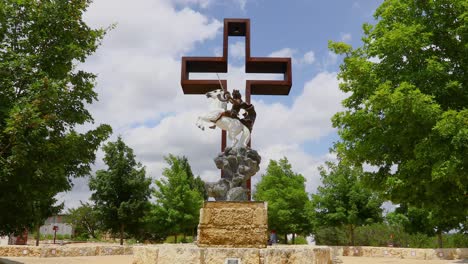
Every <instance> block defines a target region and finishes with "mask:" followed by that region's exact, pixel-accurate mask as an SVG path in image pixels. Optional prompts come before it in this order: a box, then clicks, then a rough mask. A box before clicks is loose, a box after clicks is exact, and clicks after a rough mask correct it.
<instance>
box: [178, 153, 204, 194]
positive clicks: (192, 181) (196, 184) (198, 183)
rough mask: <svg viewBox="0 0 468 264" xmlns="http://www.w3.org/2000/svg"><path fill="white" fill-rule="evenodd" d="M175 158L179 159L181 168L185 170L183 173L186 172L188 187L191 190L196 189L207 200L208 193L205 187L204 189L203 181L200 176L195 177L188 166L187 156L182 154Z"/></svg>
mask: <svg viewBox="0 0 468 264" xmlns="http://www.w3.org/2000/svg"><path fill="white" fill-rule="evenodd" d="M177 158H178V159H179V161H180V163H181V166H182V168H183V169H184V170H185V173H186V174H187V180H188V183H189V186H190V188H192V189H193V190H197V191H198V192H199V193H200V194H201V196H202V197H203V199H204V200H208V193H207V192H206V189H205V183H204V182H203V180H202V179H201V178H200V176H197V177H195V176H194V175H193V172H192V167H190V164H189V162H188V159H187V157H185V156H183V157H177Z"/></svg>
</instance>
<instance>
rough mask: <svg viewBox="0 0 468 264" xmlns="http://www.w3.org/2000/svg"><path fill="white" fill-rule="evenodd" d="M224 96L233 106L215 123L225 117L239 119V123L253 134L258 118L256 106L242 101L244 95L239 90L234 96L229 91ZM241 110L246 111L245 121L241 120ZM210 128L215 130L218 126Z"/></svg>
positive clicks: (235, 91)
mask: <svg viewBox="0 0 468 264" xmlns="http://www.w3.org/2000/svg"><path fill="white" fill-rule="evenodd" d="M224 95H225V97H226V98H227V100H228V102H230V103H231V104H232V107H231V110H226V111H224V112H223V113H221V115H219V117H218V118H217V119H216V120H215V121H214V122H213V123H216V122H217V121H218V120H219V119H220V118H221V117H223V116H225V117H230V118H236V119H239V121H241V123H242V124H244V125H245V126H246V127H247V128H248V129H249V130H250V131H251V132H252V128H253V124H254V122H255V118H256V116H257V114H256V112H255V108H254V106H253V105H252V104H249V103H246V102H244V101H242V95H241V94H240V92H239V90H233V91H232V96H231V94H230V93H229V92H228V91H226V92H225V93H224ZM241 109H244V111H245V113H244V114H243V116H244V118H243V119H240V118H239V112H240V110H241ZM210 128H212V129H214V128H216V125H214V126H211V127H210Z"/></svg>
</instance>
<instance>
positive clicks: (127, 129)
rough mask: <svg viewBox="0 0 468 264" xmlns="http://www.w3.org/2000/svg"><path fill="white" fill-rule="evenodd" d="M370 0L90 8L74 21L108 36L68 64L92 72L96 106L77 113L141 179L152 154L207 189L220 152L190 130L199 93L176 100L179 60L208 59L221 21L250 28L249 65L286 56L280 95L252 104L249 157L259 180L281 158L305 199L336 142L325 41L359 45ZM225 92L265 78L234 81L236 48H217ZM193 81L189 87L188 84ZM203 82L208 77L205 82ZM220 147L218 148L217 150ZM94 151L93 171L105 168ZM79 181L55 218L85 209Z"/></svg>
mask: <svg viewBox="0 0 468 264" xmlns="http://www.w3.org/2000/svg"><path fill="white" fill-rule="evenodd" d="M381 2H382V1H381V0H378V1H375V0H328V1H313V0H290V1H284V0H138V1H124V0H95V2H94V3H92V4H91V5H90V6H89V8H88V10H87V11H86V13H85V14H84V20H85V21H86V23H87V24H88V25H89V26H91V27H92V28H112V29H111V30H109V32H108V33H107V35H106V36H105V38H104V39H103V41H102V43H101V46H100V47H99V48H98V50H97V51H96V53H95V54H93V55H92V56H90V57H89V58H88V59H87V61H86V62H85V63H83V64H80V65H78V68H79V69H84V70H87V71H90V72H93V73H95V74H97V78H96V91H97V93H98V94H99V97H98V100H99V101H98V102H95V103H93V104H91V105H89V106H88V109H89V110H90V112H91V114H92V115H93V117H94V121H95V122H94V124H86V125H85V126H83V127H81V128H80V129H82V130H83V131H84V130H86V129H91V128H93V127H96V126H97V125H98V124H109V125H111V126H112V128H113V135H112V136H111V138H110V139H109V140H111V141H115V140H116V138H117V136H119V135H120V136H122V138H123V140H124V141H125V143H126V144H127V145H128V146H130V147H131V148H132V149H133V150H134V153H135V155H136V160H137V161H139V162H141V163H142V164H143V165H144V166H145V167H146V171H147V175H148V176H150V177H151V178H153V179H158V178H160V177H161V176H162V170H163V168H165V167H166V163H165V162H164V156H166V155H168V154H174V155H180V156H186V157H187V158H188V160H189V162H190V164H191V166H192V170H193V172H194V174H195V175H200V176H201V177H202V179H203V180H205V181H217V180H218V179H219V177H220V172H219V171H218V170H217V169H216V166H215V164H214V162H213V158H215V157H216V156H217V154H218V152H219V150H220V139H221V132H220V130H219V129H216V130H210V131H206V130H205V131H202V130H200V129H199V128H198V127H197V126H196V125H195V122H196V119H197V117H198V116H199V115H202V114H204V113H206V112H207V111H208V101H207V99H206V97H205V96H202V95H184V94H183V92H182V88H181V86H180V68H181V65H180V63H181V57H182V56H219V55H220V54H221V52H222V34H223V20H224V18H250V24H251V55H252V56H254V57H268V56H272V57H291V58H292V62H293V65H292V76H293V86H292V88H291V92H290V94H289V96H252V103H253V104H254V106H255V109H256V111H257V119H256V122H255V126H254V130H253V134H252V148H253V149H255V150H257V151H258V152H259V153H260V155H261V156H262V163H261V165H260V167H261V168H260V171H259V172H258V173H257V175H255V176H254V177H253V178H252V185H253V187H254V186H255V184H256V183H258V181H259V180H260V178H261V175H262V174H263V173H264V172H265V169H266V167H267V166H268V162H269V160H270V159H274V160H278V159H281V158H283V157H287V158H288V160H289V162H290V163H291V165H292V168H293V171H295V172H297V173H300V174H302V175H303V176H304V177H305V178H306V180H307V182H306V190H307V191H308V192H309V193H313V192H315V191H316V189H317V186H318V185H319V184H320V175H319V171H318V167H319V166H321V165H323V164H324V162H325V161H327V160H331V161H333V160H335V159H336V157H335V155H333V153H330V152H329V149H330V148H331V147H332V146H333V142H335V141H337V140H338V139H339V137H338V135H337V132H336V129H334V128H333V127H332V124H331V117H332V116H333V115H334V114H335V113H336V112H338V111H341V110H343V108H342V106H341V101H342V100H343V99H344V98H346V94H344V93H343V92H341V91H340V90H339V88H338V84H339V80H338V79H337V73H338V71H339V65H340V63H341V62H342V59H343V58H342V57H340V56H336V55H335V54H333V53H331V52H330V51H329V50H328V47H327V45H328V41H330V40H332V41H343V42H346V43H349V44H351V45H352V46H353V47H358V46H360V45H361V36H362V35H363V31H362V24H363V23H371V24H373V23H375V21H374V18H373V13H374V11H375V9H376V8H377V7H378V6H379V5H380V3H381ZM229 44H230V45H229V58H228V61H229V65H228V73H227V74H226V73H221V74H220V77H221V78H222V79H225V78H227V80H228V88H229V89H230V90H231V91H232V89H239V90H240V91H241V93H243V91H244V88H245V80H246V79H259V78H260V79H274V78H275V75H265V74H262V75H258V74H248V75H247V74H245V72H244V49H243V47H244V46H243V45H244V38H240V37H230V39H229ZM193 78H201V76H197V75H196V74H195V75H194V76H193ZM209 78H216V75H215V74H213V75H210V77H209ZM228 144H229V142H228ZM103 156H104V154H103V153H102V151H99V152H98V153H97V158H96V162H95V165H94V170H97V169H105V168H106V166H105V164H104V163H103V161H102V158H103ZM87 182H88V178H79V179H75V180H74V187H73V189H72V191H70V192H66V193H60V194H58V198H59V200H60V201H64V202H65V207H66V208H73V207H76V206H79V202H80V201H83V202H86V201H88V199H89V197H90V195H91V192H90V190H89V189H88V187H87Z"/></svg>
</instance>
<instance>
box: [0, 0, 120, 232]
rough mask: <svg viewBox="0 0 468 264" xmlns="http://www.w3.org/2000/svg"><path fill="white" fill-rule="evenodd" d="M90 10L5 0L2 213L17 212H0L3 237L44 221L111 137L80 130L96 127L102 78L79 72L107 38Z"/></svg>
mask: <svg viewBox="0 0 468 264" xmlns="http://www.w3.org/2000/svg"><path fill="white" fill-rule="evenodd" d="M88 4H89V1H87V0H76V1H63V0H61V1H51V0H45V1H34V0H23V1H16V0H3V1H0V210H1V211H2V212H14V213H2V214H0V233H1V234H7V233H10V232H22V231H23V230H24V229H25V228H26V229H29V228H33V226H34V225H35V224H36V223H43V221H44V220H45V219H46V218H47V217H48V216H50V214H51V213H52V212H53V211H54V210H55V209H54V203H55V200H54V199H53V197H54V196H55V195H56V194H57V193H59V192H63V191H69V190H70V189H71V187H72V178H73V177H81V176H85V175H88V174H89V172H90V164H91V163H92V162H94V159H95V152H96V150H97V148H98V147H99V145H100V143H101V142H102V141H103V140H105V139H106V138H107V137H108V136H109V134H110V133H111V128H110V127H109V126H108V125H100V126H99V127H97V128H96V129H93V130H89V131H87V132H83V133H79V132H77V131H76V129H75V128H76V126H79V125H82V124H85V123H89V122H92V121H93V119H92V117H91V114H90V113H89V112H88V111H87V110H86V108H85V106H86V104H91V103H92V102H93V101H94V100H96V99H97V94H96V93H95V92H94V90H93V89H94V79H95V75H94V74H92V73H89V72H85V71H82V70H78V69H77V68H76V66H77V65H78V63H81V62H84V61H85V59H86V57H87V56H89V55H90V54H92V53H93V52H94V51H95V50H96V48H97V47H98V45H99V43H100V41H101V39H102V37H103V36H104V33H105V30H103V29H91V28H89V27H88V26H87V25H86V23H85V22H84V21H83V20H82V14H83V12H84V11H85V10H86V8H87V6H88ZM81 130H83V129H81ZM59 206H60V205H59Z"/></svg>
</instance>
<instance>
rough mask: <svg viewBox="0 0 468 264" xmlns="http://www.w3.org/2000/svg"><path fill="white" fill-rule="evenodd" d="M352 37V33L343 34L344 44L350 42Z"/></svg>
mask: <svg viewBox="0 0 468 264" xmlns="http://www.w3.org/2000/svg"><path fill="white" fill-rule="evenodd" d="M351 39H352V36H351V34H350V33H341V41H343V42H349V41H351Z"/></svg>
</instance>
